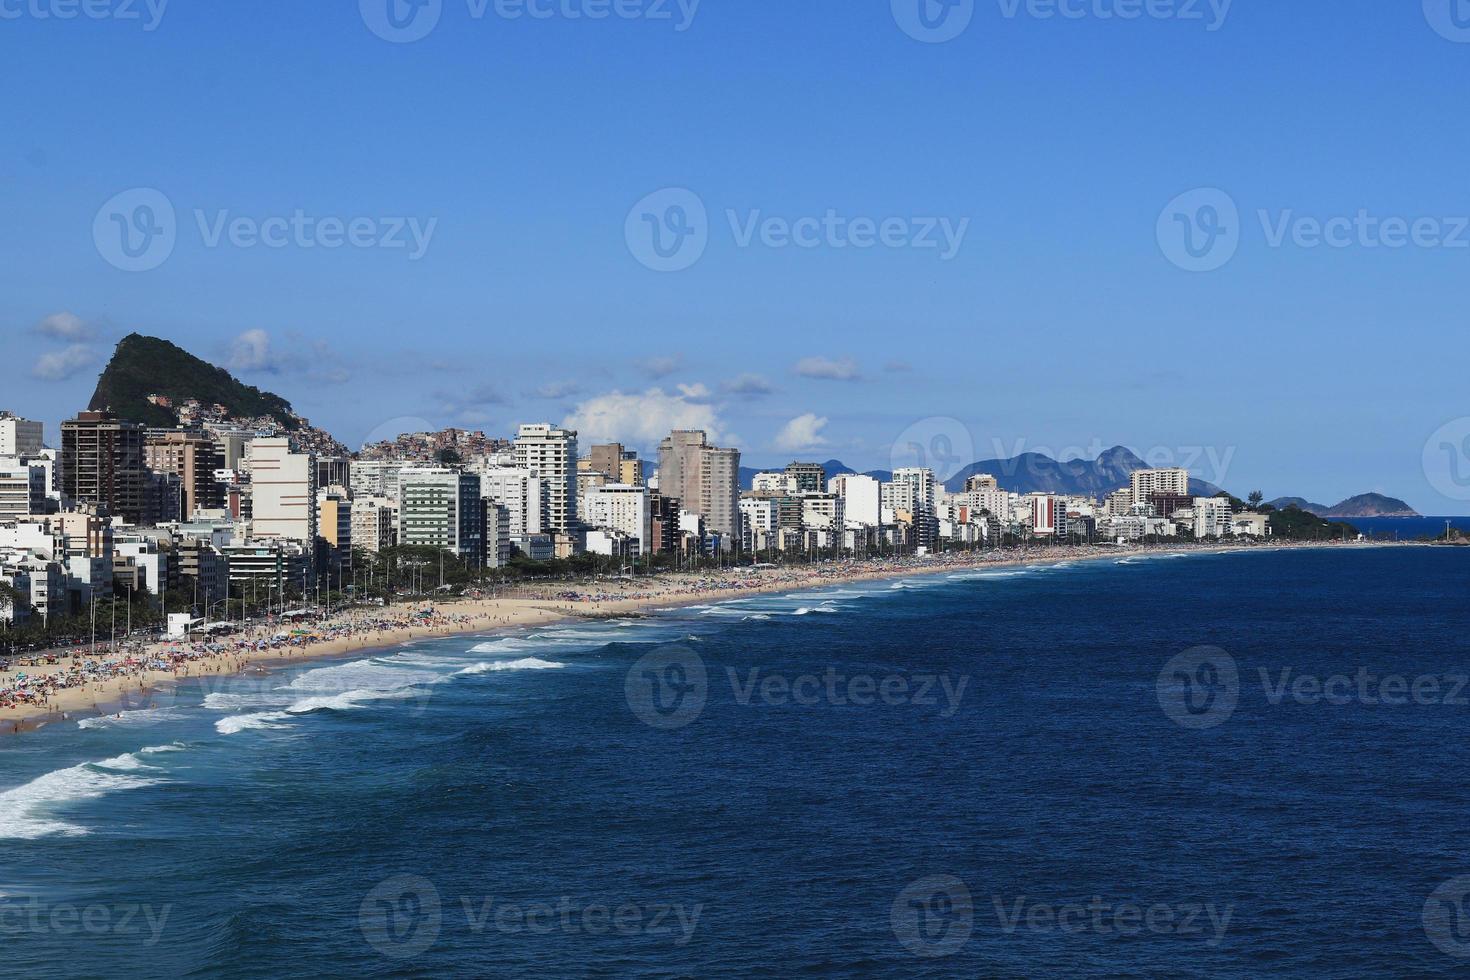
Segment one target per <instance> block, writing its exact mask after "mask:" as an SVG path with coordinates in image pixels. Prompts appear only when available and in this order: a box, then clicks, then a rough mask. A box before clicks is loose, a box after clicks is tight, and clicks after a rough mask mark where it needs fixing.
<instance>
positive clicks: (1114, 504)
mask: <svg viewBox="0 0 1470 980" xmlns="http://www.w3.org/2000/svg"><path fill="white" fill-rule="evenodd" d="M1144 503H1147V501H1144ZM1103 511H1104V512H1105V513H1107V514H1109V515H1112V516H1115V517H1121V516H1123V515H1125V514H1132V513H1133V491H1132V490H1130V489H1128V488H1127V487H1124V488H1123V489H1121V490H1114V491H1113V492H1112V493H1110V494H1108V496H1107V499H1106V500H1104V501H1103Z"/></svg>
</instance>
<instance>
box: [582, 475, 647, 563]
mask: <svg viewBox="0 0 1470 980" xmlns="http://www.w3.org/2000/svg"><path fill="white" fill-rule="evenodd" d="M585 500H586V503H587V510H586V513H584V514H583V515H582V520H583V523H585V524H586V525H587V526H588V527H594V528H602V529H604V530H609V531H619V532H621V533H623V534H625V535H627V536H628V538H630V539H633V540H636V541H637V546H636V550H635V551H634V554H646V553H647V552H648V551H650V550H651V548H652V545H653V528H652V521H653V515H652V511H651V510H650V509H649V498H648V488H647V487H638V486H630V485H629V484H626V483H608V484H604V485H603V486H600V487H595V488H593V489H591V490H588V491H587V496H586V498H585Z"/></svg>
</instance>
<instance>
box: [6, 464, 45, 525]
mask: <svg viewBox="0 0 1470 980" xmlns="http://www.w3.org/2000/svg"><path fill="white" fill-rule="evenodd" d="M45 509H46V469H45V467H42V466H32V465H31V464H29V463H15V464H0V520H4V519H5V518H9V517H24V516H25V515H27V514H41V513H44V512H45Z"/></svg>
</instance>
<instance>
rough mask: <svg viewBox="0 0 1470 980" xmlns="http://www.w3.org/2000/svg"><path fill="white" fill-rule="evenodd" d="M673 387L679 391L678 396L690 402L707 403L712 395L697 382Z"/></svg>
mask: <svg viewBox="0 0 1470 980" xmlns="http://www.w3.org/2000/svg"><path fill="white" fill-rule="evenodd" d="M674 387H675V388H678V389H679V394H680V395H683V396H684V397H685V398H687V399H688V400H689V401H692V402H707V401H709V398H710V395H711V394H713V392H711V391H710V390H709V389H708V388H706V387H705V386H704V385H702V384H700V383H699V382H697V381H696V382H695V383H694V384H692V385H675V386H674Z"/></svg>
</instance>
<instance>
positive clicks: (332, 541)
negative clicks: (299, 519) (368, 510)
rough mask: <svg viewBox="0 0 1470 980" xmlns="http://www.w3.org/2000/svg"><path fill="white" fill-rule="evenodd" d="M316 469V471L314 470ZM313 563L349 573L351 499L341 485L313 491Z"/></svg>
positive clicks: (339, 574) (334, 573)
mask: <svg viewBox="0 0 1470 980" xmlns="http://www.w3.org/2000/svg"><path fill="white" fill-rule="evenodd" d="M318 472H320V471H318ZM316 526H317V532H318V535H317V541H318V543H319V544H320V548H319V559H320V560H319V561H318V562H317V565H318V566H319V567H321V568H323V569H325V570H329V571H331V572H332V574H333V575H335V576H341V575H343V574H351V572H352V500H351V499H350V498H349V496H348V494H347V488H346V487H343V486H329V487H326V488H324V489H321V490H318V491H317V494H316Z"/></svg>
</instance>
